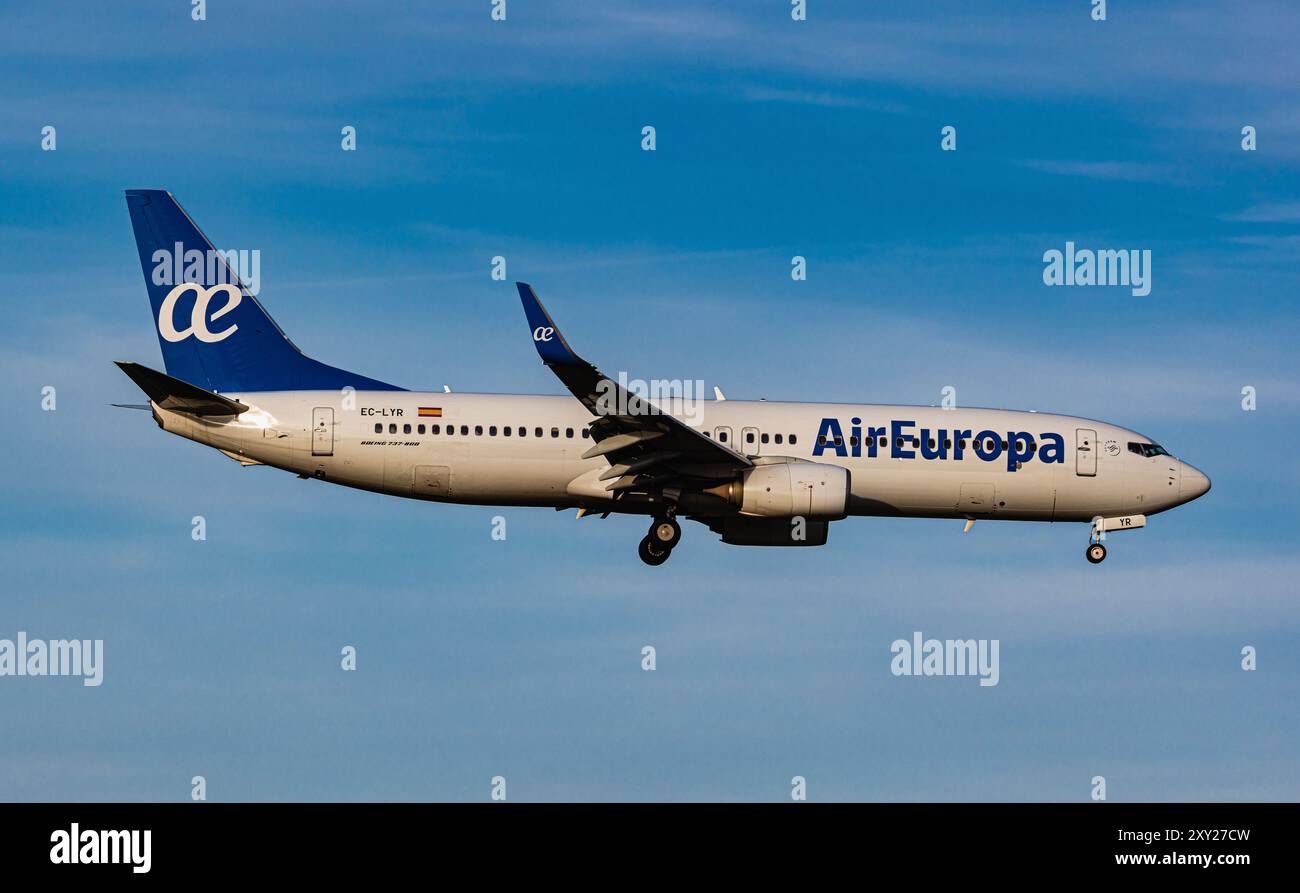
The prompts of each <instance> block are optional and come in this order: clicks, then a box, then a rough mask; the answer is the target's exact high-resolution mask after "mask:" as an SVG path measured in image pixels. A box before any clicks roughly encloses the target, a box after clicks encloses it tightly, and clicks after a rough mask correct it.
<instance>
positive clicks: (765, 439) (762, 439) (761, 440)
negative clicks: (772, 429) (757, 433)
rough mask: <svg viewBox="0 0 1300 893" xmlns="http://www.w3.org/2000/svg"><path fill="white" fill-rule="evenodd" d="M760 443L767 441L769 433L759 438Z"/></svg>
mask: <svg viewBox="0 0 1300 893" xmlns="http://www.w3.org/2000/svg"><path fill="white" fill-rule="evenodd" d="M758 441H759V443H767V435H766V434H764V435H762V436H761V437H759V438H758Z"/></svg>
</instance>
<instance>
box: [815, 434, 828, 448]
mask: <svg viewBox="0 0 1300 893" xmlns="http://www.w3.org/2000/svg"><path fill="white" fill-rule="evenodd" d="M817 445H818V446H826V435H825V434H818V435H817Z"/></svg>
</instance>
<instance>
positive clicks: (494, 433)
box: [488, 425, 497, 437]
mask: <svg viewBox="0 0 1300 893" xmlns="http://www.w3.org/2000/svg"><path fill="white" fill-rule="evenodd" d="M488 436H489V437H496V436H497V426H496V425H493V426H492V427H490V428H488Z"/></svg>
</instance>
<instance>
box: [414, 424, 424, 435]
mask: <svg viewBox="0 0 1300 893" xmlns="http://www.w3.org/2000/svg"><path fill="white" fill-rule="evenodd" d="M415 433H416V434H423V433H424V426H423V425H416V426H415Z"/></svg>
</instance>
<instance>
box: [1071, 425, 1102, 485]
mask: <svg viewBox="0 0 1300 893" xmlns="http://www.w3.org/2000/svg"><path fill="white" fill-rule="evenodd" d="M1074 473H1075V474H1077V475H1080V476H1082V477H1093V476H1095V475H1096V474H1097V432H1096V431H1094V430H1092V429H1091V428H1076V429H1075V431H1074Z"/></svg>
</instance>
